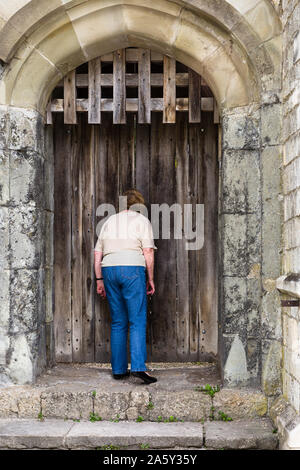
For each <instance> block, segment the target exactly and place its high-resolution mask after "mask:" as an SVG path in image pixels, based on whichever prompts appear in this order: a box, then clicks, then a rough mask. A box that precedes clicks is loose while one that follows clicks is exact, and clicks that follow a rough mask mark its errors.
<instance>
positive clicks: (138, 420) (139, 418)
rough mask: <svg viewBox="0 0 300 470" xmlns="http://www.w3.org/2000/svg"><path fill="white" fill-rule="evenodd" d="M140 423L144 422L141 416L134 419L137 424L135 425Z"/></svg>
mask: <svg viewBox="0 0 300 470" xmlns="http://www.w3.org/2000/svg"><path fill="white" fill-rule="evenodd" d="M142 421H145V420H144V418H143V417H142V416H138V417H137V418H136V422H137V423H141V422H142Z"/></svg>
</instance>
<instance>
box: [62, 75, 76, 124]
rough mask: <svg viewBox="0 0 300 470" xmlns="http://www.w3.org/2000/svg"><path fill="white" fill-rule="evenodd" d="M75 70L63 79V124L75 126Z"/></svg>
mask: <svg viewBox="0 0 300 470" xmlns="http://www.w3.org/2000/svg"><path fill="white" fill-rule="evenodd" d="M75 78H76V70H72V71H71V72H68V73H67V75H66V76H65V78H64V123H65V124H76V123H77V114H76V82H75Z"/></svg>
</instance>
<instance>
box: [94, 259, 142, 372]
mask: <svg viewBox="0 0 300 470" xmlns="http://www.w3.org/2000/svg"><path fill="white" fill-rule="evenodd" d="M102 275H103V281H104V287H105V291H106V296H107V300H108V304H109V309H110V314H111V336H110V340H111V366H112V372H113V374H124V373H125V372H126V371H127V368H128V359H127V334H128V322H129V328H130V330H129V331H130V359H131V371H132V372H136V371H145V370H147V368H146V365H145V362H146V359H147V348H146V324H147V292H146V268H145V267H144V266H105V267H102Z"/></svg>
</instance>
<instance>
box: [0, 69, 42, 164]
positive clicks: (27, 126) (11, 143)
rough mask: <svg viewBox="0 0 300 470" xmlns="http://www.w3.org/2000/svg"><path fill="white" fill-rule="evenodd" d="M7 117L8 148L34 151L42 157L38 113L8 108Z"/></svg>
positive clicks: (40, 126) (40, 128)
mask: <svg viewBox="0 0 300 470" xmlns="http://www.w3.org/2000/svg"><path fill="white" fill-rule="evenodd" d="M35 73H36V72H35ZM24 87H25V86H24ZM8 116H9V138H8V143H7V146H8V148H9V149H12V150H25V149H27V150H34V151H36V152H39V153H40V154H41V155H43V150H44V139H43V119H42V116H41V115H40V113H38V112H37V111H35V110H34V109H31V108H17V107H10V108H8Z"/></svg>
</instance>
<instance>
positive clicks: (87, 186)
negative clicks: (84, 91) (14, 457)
mask: <svg viewBox="0 0 300 470" xmlns="http://www.w3.org/2000/svg"><path fill="white" fill-rule="evenodd" d="M82 120H83V123H82V127H83V130H84V131H83V136H82V143H83V150H82V156H81V158H82V164H81V168H82V171H81V181H82V194H81V197H82V258H83V267H82V286H83V294H82V353H83V357H84V360H85V361H86V362H93V361H94V352H95V351H94V346H95V343H94V326H95V325H94V298H95V282H94V277H95V276H94V251H93V250H94V244H93V233H94V220H95V214H94V198H95V195H94V184H95V180H94V178H95V174H94V129H95V126H88V125H87V115H83V116H82Z"/></svg>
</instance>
